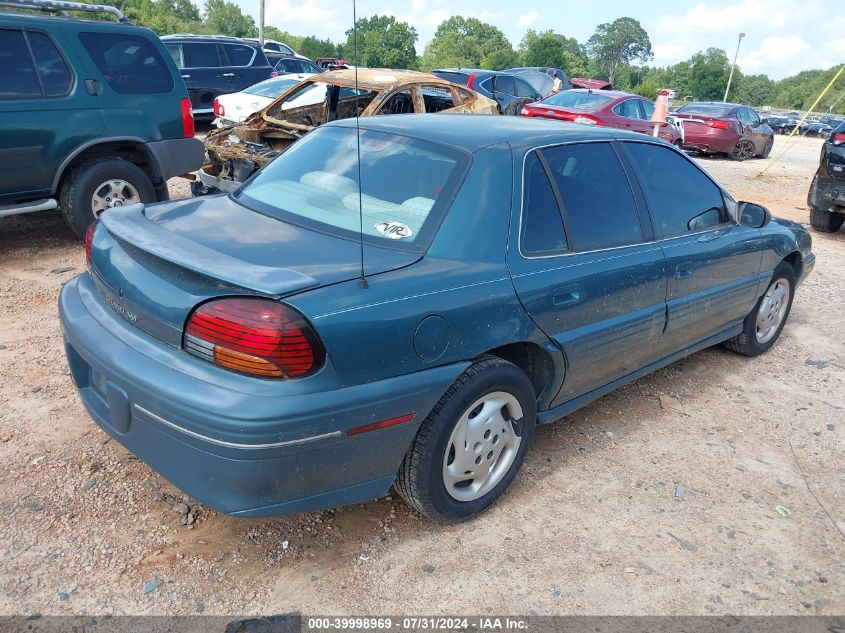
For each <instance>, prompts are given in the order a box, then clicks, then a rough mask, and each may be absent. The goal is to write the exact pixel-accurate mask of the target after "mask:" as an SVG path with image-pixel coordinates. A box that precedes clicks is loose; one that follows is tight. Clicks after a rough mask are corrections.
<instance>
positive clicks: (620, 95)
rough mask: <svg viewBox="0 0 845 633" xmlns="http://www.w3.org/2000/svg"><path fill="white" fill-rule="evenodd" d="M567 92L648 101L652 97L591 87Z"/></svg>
mask: <svg viewBox="0 0 845 633" xmlns="http://www.w3.org/2000/svg"><path fill="white" fill-rule="evenodd" d="M566 92H580V93H581V94H597V95H602V96H605V97H610V98H611V99H621V98H623V97H637V98H639V99H645V100H646V101H650V99H648V98H646V97H644V96H642V95H638V94H634V93H633V92H625V91H624V90H592V89H590V88H573V89H572V90H567V91H566Z"/></svg>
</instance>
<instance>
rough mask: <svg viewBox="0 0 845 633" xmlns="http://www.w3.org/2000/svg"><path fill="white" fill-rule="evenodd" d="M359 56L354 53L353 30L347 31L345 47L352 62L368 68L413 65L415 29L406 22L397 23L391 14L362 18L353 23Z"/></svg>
mask: <svg viewBox="0 0 845 633" xmlns="http://www.w3.org/2000/svg"><path fill="white" fill-rule="evenodd" d="M356 26H357V31H358V55H357V57H356V55H355V31H354V30H353V29H349V30H348V31H347V32H346V37H347V40H346V50H347V51H348V54H349V55H350V57H351V59H349V61H351V62H352V63H353V64H356V65H358V66H366V67H368V68H416V66H417V51H416V49H415V48H414V42H416V41H417V30H416V29H415V28H414V27H412V26H411V25H410V24H408V23H407V22H397V20H396V18H394V17H393V16H390V15H374V16H373V17H371V18H361V19H359V20H358V22H357V23H356Z"/></svg>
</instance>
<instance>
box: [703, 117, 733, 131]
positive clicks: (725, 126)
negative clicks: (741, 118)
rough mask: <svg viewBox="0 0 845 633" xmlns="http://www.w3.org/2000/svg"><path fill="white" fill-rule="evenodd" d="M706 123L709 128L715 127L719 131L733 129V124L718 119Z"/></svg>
mask: <svg viewBox="0 0 845 633" xmlns="http://www.w3.org/2000/svg"><path fill="white" fill-rule="evenodd" d="M705 123H706V124H707V127H713V128H716V129H717V130H729V129H730V127H731V124H730V123H728V122H727V121H719V120H718V119H707V120H706V121H705Z"/></svg>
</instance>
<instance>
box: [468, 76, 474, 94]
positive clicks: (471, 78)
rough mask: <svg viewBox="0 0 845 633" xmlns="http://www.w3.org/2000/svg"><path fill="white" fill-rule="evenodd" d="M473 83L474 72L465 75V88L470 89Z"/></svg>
mask: <svg viewBox="0 0 845 633" xmlns="http://www.w3.org/2000/svg"><path fill="white" fill-rule="evenodd" d="M473 84H475V74H470V76H469V77H467V88H469V89H470V90H472V86H473Z"/></svg>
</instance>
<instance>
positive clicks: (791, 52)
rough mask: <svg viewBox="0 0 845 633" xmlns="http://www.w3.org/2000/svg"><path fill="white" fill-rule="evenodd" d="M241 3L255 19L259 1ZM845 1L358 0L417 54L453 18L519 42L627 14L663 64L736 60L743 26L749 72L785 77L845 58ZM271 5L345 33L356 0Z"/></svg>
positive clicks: (302, 24) (294, 22)
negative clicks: (387, 17)
mask: <svg viewBox="0 0 845 633" xmlns="http://www.w3.org/2000/svg"><path fill="white" fill-rule="evenodd" d="M235 1H236V2H237V3H238V4H239V5H240V6H241V7H242V8H243V9H244V10H245V11H247V12H248V13H250V14H251V15H253V16H255V17H256V18H257V16H258V0H235ZM843 5H845V0H765V1H764V0H707V1H706V2H698V1H697V0H666V1H655V0H641V1H640V2H631V1H630V0H624V1H623V0H601V1H600V2H595V1H594V2H590V1H589V0H587V1H586V2H584V1H583V0H582V1H580V2H573V1H571V0H530V1H526V2H515V1H514V0H390V1H388V0H358V16H359V17H369V16H371V15H374V14H377V13H378V14H385V13H389V14H392V15H395V16H396V17H397V18H399V19H402V20H405V21H407V22H409V23H410V24H411V25H412V26H414V27H416V29H417V32H418V33H419V36H420V37H419V40H418V41H417V51H418V52H419V53H422V51H423V48H424V47H425V45H426V44H427V43H428V42H429V41H430V40H431V38H432V37H433V35H434V31H435V29H436V28H437V25H438V24H439V23H440V22H442V21H443V20H445V19H446V18H448V17H449V16H451V15H464V16H467V17H476V18H479V19H480V20H484V21H485V22H490V23H491V24H494V25H496V26H498V27H499V28H500V29H502V31H504V33H505V35H507V36H508V38H509V39H510V40H511V42H512V43H513V45H514V47H516V46H517V45H518V44H519V41H520V40H521V39H522V36H523V35H524V34H525V31H526V29H529V28H533V29H538V30H546V29H553V30H554V31H556V32H558V33H563V34H564V35H567V36H574V37H576V38H577V39H578V40H579V41H580V42H586V40H587V39H588V38H589V37H590V35H592V34H593V31H594V30H595V27H596V25H597V24H599V23H601V22H611V21H613V20H614V19H616V18H618V17H622V16H630V17H633V18H636V19H637V20H639V21H640V23H641V24H642V25H643V27H644V28H645V29H646V31H648V34H649V36H650V37H651V42H652V46H653V48H654V61H653V62H652V63H653V64H656V65H660V66H666V65H669V64H674V63H676V62H679V61H681V60H683V59H687V58H688V57H689V56H690V55H692V54H693V53H695V52H696V51H699V50H701V49H704V48H707V47H708V46H715V47H718V48H722V49H725V50H726V51H728V55H729V56H730V57H732V56H733V53H734V50H735V47H736V40H737V34H738V33H739V32H740V31H744V32H745V33H746V37H745V39H744V40H743V42H742V47H741V49H740V52H739V62H738V63H739V66H740V68H742V70H743V72H745V73H766V74H767V75H769V76H770V77H771V78H772V79H781V78H783V77H786V76H788V75H792V74H795V73H796V72H798V71H801V70H808V69H811V68H829V67H830V66H834V65H836V64H838V63H841V62H843V61H845V13H843V12H842V11H841V7H842V6H843ZM266 7H267V24H271V25H274V26H278V27H279V28H281V29H283V30H287V31H290V32H291V33H295V34H297V35H300V34H301V35H308V34H314V35H318V36H320V37H329V38H331V39H333V40H343V39H345V38H346V36H345V32H346V30H347V29H349V28H350V27H351V26H352V1H351V0H266ZM586 7H589V8H586ZM837 7H840V8H837Z"/></svg>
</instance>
